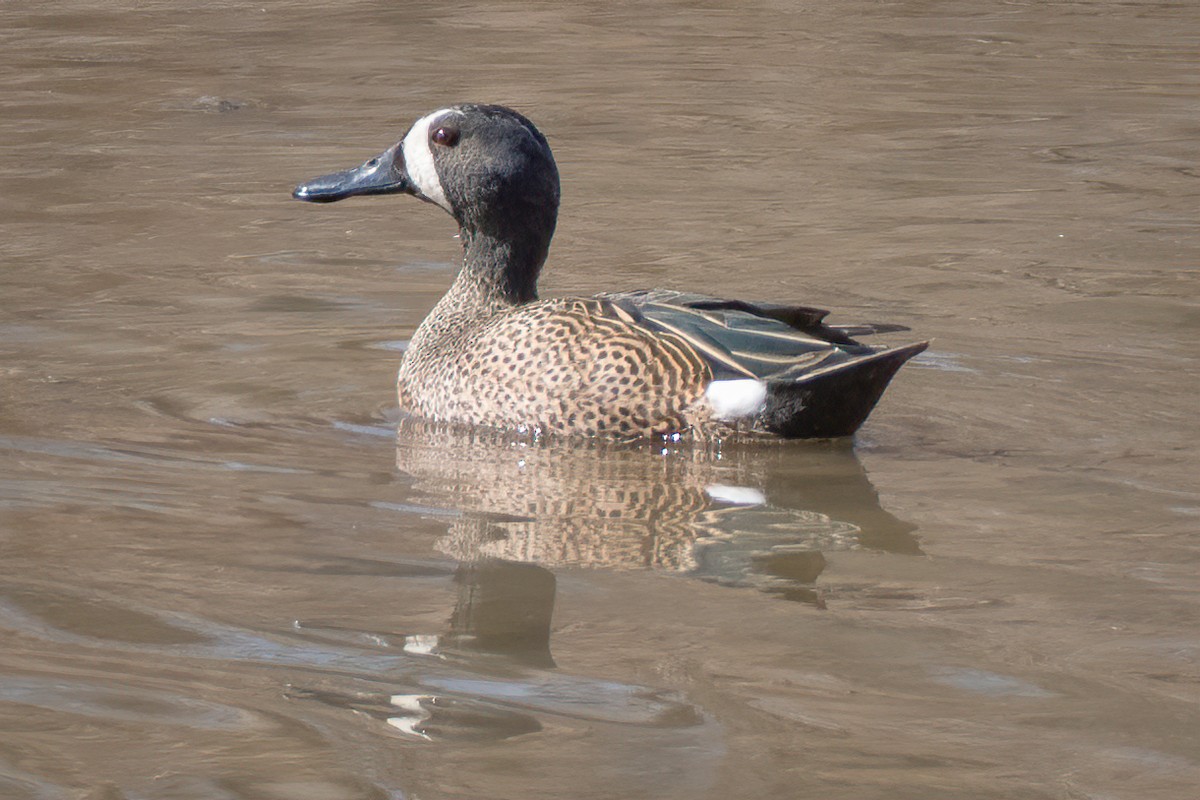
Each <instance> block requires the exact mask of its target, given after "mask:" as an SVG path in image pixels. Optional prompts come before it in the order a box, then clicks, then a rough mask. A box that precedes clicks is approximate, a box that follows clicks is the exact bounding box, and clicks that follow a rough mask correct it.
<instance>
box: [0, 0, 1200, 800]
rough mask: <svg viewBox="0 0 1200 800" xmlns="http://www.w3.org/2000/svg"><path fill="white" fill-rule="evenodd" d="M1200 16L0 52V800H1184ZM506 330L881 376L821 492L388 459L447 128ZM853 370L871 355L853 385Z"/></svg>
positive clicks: (77, 26) (928, 12)
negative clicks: (754, 352) (341, 197)
mask: <svg viewBox="0 0 1200 800" xmlns="http://www.w3.org/2000/svg"><path fill="white" fill-rule="evenodd" d="M1198 53H1200V6H1197V5H1196V4H1195V3H1154V2H1139V3H1119V2H1105V1H1102V0H1097V2H1070V3H972V2H966V0H947V1H946V2H930V3H927V2H897V3H875V2H863V1H861V0H859V1H857V2H856V1H855V0H836V1H835V2H829V3H820V4H801V3H781V2H763V3H754V4H747V5H745V6H739V5H735V4H732V3H719V2H711V3H697V4H684V3H673V2H664V3H488V4H479V5H470V4H461V3H388V2H351V3H322V2H305V3H297V2H273V1H272V0H268V1H267V2H264V3H253V4H245V3H232V2H209V3H200V4H177V3H170V2H137V3H132V2H97V1H95V0H92V1H91V2H84V1H82V0H79V1H73V0H67V1H66V2H59V3H53V4H32V3H9V4H4V5H3V6H0V76H2V80H0V354H2V355H0V797H4V798H6V799H7V798H13V799H14V800H32V799H33V798H37V799H38V800H42V799H43V798H54V799H57V798H88V800H93V799H95V800H100V799H101V798H102V799H103V800H115V799H117V798H124V799H127V800H134V799H135V798H137V799H140V798H255V799H257V798H269V799H271V800H274V799H276V798H279V799H280V800H282V799H283V798H289V799H291V800H297V799H303V800H340V799H341V798H409V799H410V800H416V799H417V798H420V799H421V800H435V799H436V798H464V797H486V798H538V797H545V798H551V797H554V798H558V797H574V798H697V797H712V798H717V797H745V798H806V797H814V798H816V797H820V798H855V799H858V800H862V799H863V798H922V799H927V798H964V797H970V798H1100V797H1103V798H1164V799H1165V798H1191V797H1195V796H1196V791H1197V789H1196V787H1197V786H1198V785H1200V691H1198V688H1200V664H1198V660H1200V579H1198V577H1197V568H1198V566H1200V540H1198V539H1197V534H1198V532H1200V531H1198V528H1200V481H1198V479H1197V475H1200V465H1198V463H1197V462H1198V459H1197V450H1198V446H1197V442H1198V427H1197V423H1196V416H1197V410H1198V409H1197V394H1198V392H1200V379H1198V378H1197V375H1198V373H1200V363H1198V361H1197V355H1196V342H1197V337H1198V334H1200V313H1198V311H1197V300H1198V296H1200V286H1198V281H1197V274H1198V273H1197V263H1198V261H1200V235H1198V234H1200V229H1198V221H1200V215H1198V213H1197V211H1198V209H1200V160H1198V153H1200V56H1198ZM464 99H470V100H482V101H491V102H501V103H506V104H510V105H513V106H515V107H517V108H519V109H521V110H522V111H524V112H525V113H527V114H528V115H529V116H530V117H531V118H533V119H534V120H535V121H536V122H537V123H538V124H539V126H540V127H541V128H542V129H543V131H544V132H545V133H546V134H547V136H548V137H549V138H550V141H551V143H552V145H553V146H554V148H555V152H556V155H557V158H558V161H559V165H560V168H561V171H562V173H563V180H564V192H563V195H564V202H563V213H562V219H561V223H560V226H559V233H558V236H557V239H556V244H555V247H554V250H553V253H552V257H551V262H550V265H549V266H548V268H547V272H546V274H545V277H544V280H543V292H544V293H546V294H565V293H592V292H595V291H601V290H605V289H622V288H625V289H627V288H641V287H650V286H667V287H673V288H691V289H697V290H703V291H707V292H710V293H714V294H724V295H733V296H742V297H752V298H753V297H756V298H763V299H773V300H781V299H795V300H797V301H802V302H807V303H810V304H814V305H821V306H825V307H829V308H833V309H835V310H836V311H835V316H836V318H837V319H839V320H843V321H856V320H870V321H879V322H893V323H901V324H905V325H908V326H910V327H911V328H912V329H913V330H914V335H919V336H920V337H932V338H933V339H934V345H933V348H932V349H931V350H930V352H929V353H927V354H926V355H924V356H922V357H921V358H920V359H919V360H918V361H917V362H915V363H913V364H911V365H909V366H908V367H906V368H905V369H904V370H903V371H902V372H901V374H900V375H899V376H898V378H897V379H896V381H895V383H894V384H893V387H892V388H891V390H890V391H889V392H888V394H887V395H886V396H885V398H884V400H883V403H882V404H881V405H880V407H879V408H878V409H877V411H876V413H875V414H874V416H873V417H872V418H871V419H870V420H869V422H868V423H867V425H866V426H865V427H864V429H863V430H862V431H861V433H860V434H859V436H858V437H857V438H856V439H855V441H854V442H843V443H835V444H828V443H809V444H791V445H784V446H777V447H728V448H725V449H723V450H721V451H720V452H713V451H712V450H711V449H708V450H704V451H697V450H695V449H689V448H687V447H674V446H672V447H669V448H667V452H665V453H663V452H659V449H658V448H607V447H602V446H598V445H587V446H577V447H569V448H555V447H548V446H547V447H542V446H536V445H535V446H529V445H528V443H525V442H522V441H520V440H518V439H516V438H505V437H490V436H484V435H480V436H467V437H463V436H456V435H452V434H448V433H446V432H442V431H426V430H410V429H408V428H407V427H405V429H404V430H401V431H400V435H399V438H397V432H396V427H397V424H396V414H395V410H394V399H393V396H392V381H393V379H394V375H395V370H396V364H397V361H398V359H399V357H400V355H399V354H400V351H401V350H402V348H403V342H404V341H405V340H406V339H407V338H408V337H409V336H410V335H411V333H412V331H413V329H414V327H415V326H416V324H417V323H418V322H419V321H420V319H421V318H422V316H423V315H424V313H425V312H426V310H428V308H429V307H430V306H431V305H432V304H433V302H434V301H435V300H436V298H437V297H438V296H439V294H440V292H441V291H442V290H443V289H444V288H445V287H446V286H447V285H448V283H449V281H450V280H451V278H452V275H453V269H454V267H453V262H454V258H455V254H456V244H455V242H454V240H453V239H452V234H453V228H452V224H451V221H450V220H449V219H448V218H446V217H445V216H444V215H442V214H441V212H440V211H438V210H437V209H436V208H433V207H432V206H427V205H422V204H420V203H416V202H414V201H412V200H409V199H406V198H386V199H385V198H367V199H361V200H355V201H351V202H346V203H341V204H338V205H335V206H324V207H314V206H308V205H305V204H301V203H297V202H294V201H292V200H291V199H290V198H289V196H288V194H289V190H290V188H291V186H292V185H293V184H294V183H295V182H297V181H298V180H301V179H303V178H307V177H310V176H312V175H316V174H319V173H321V172H324V171H328V170H330V169H334V168H341V167H346V166H351V165H355V164H358V163H360V162H361V161H362V160H363V159H365V158H366V157H368V156H370V155H372V154H374V153H376V152H378V151H379V150H380V149H382V147H384V146H385V145H387V144H389V143H390V142H391V141H393V140H394V139H395V138H397V137H398V136H399V135H400V134H402V133H403V132H404V130H405V128H406V126H407V124H408V123H409V122H410V121H412V120H413V119H414V118H416V117H417V116H419V115H420V114H423V113H425V112H427V111H430V110H432V109H434V108H438V107H441V106H443V105H446V104H447V103H449V102H453V101H458V100H464ZM899 337H900V338H903V337H904V335H903V334H900V335H899Z"/></svg>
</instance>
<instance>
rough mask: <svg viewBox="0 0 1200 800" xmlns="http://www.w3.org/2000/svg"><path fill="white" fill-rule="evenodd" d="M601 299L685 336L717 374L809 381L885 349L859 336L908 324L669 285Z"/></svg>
mask: <svg viewBox="0 0 1200 800" xmlns="http://www.w3.org/2000/svg"><path fill="white" fill-rule="evenodd" d="M599 298H600V299H601V300H603V301H605V302H607V303H611V304H612V305H613V306H615V307H616V310H619V311H623V312H625V313H627V314H629V315H631V316H632V317H634V318H635V319H636V320H637V322H638V323H639V324H642V325H644V326H646V327H649V328H651V329H654V330H659V331H667V332H670V333H673V334H675V335H676V336H679V337H681V338H682V339H684V340H686V341H687V342H688V343H689V344H691V345H692V346H693V347H695V348H696V350H697V351H699V352H700V353H701V354H702V355H703V356H704V357H705V359H706V360H707V361H708V362H709V365H710V366H711V367H712V369H713V373H714V377H716V378H717V379H718V380H720V379H726V378H756V379H759V380H765V381H769V382H777V381H780V382H794V381H797V380H803V379H804V378H805V377H808V376H811V375H814V374H815V373H819V372H823V371H825V370H826V369H829V368H831V367H835V366H840V365H848V364H849V363H852V362H855V361H859V360H861V359H863V358H868V357H871V356H873V355H875V354H876V353H877V352H879V350H878V349H877V348H873V347H870V346H868V345H865V344H862V343H861V342H858V341H856V340H855V339H854V338H853V337H854V336H866V335H870V334H874V333H884V332H889V331H895V330H907V328H904V327H903V326H899V325H853V326H838V325H827V324H826V323H825V321H824V320H825V317H826V316H827V315H828V314H829V312H828V311H825V310H824V309H820V308H810V307H808V306H791V305H780V304H776V303H749V302H746V301H744V300H723V299H720V298H716V297H709V296H707V295H702V294H693V293H689V292H677V291H672V290H669V289H652V290H647V291H635V292H611V293H608V294H603V295H600V296H599Z"/></svg>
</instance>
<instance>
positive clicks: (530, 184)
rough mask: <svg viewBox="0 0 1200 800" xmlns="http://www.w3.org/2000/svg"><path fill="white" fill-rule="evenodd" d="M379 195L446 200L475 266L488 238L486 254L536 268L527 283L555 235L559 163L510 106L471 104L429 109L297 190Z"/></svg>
mask: <svg viewBox="0 0 1200 800" xmlns="http://www.w3.org/2000/svg"><path fill="white" fill-rule="evenodd" d="M371 194H411V195H413V196H415V197H419V198H421V199H422V200H426V201H428V202H430V203H434V204H436V205H438V206H441V207H442V208H444V209H445V210H446V211H448V212H450V214H451V215H452V216H453V217H454V218H455V219H456V220H457V221H458V224H459V226H460V227H461V228H462V232H463V234H464V235H463V245H464V247H466V248H467V251H468V266H470V265H471V264H470V262H471V247H472V244H473V243H476V242H477V241H479V240H487V242H488V243H489V248H490V251H496V252H490V251H489V253H483V252H482V251H481V253H480V257H481V258H482V257H484V256H488V257H489V258H493V257H494V258H499V259H502V260H504V261H505V262H506V264H505V265H503V266H502V268H503V269H504V270H507V271H509V272H512V271H521V272H523V273H529V272H532V275H528V274H526V275H523V276H521V279H520V280H518V281H517V282H518V283H522V284H523V283H526V282H528V279H529V278H532V281H533V282H536V280H537V273H538V272H539V271H540V270H541V266H542V263H543V262H544V261H545V259H546V252H547V251H548V249H549V246H550V238H551V236H553V234H554V225H555V222H556V220H557V218H558V197H559V185H558V168H557V167H556V166H555V164H554V156H553V155H551V153H550V146H549V145H548V144H547V143H546V137H544V136H542V134H541V132H539V131H538V129H537V128H535V127H534V126H533V123H532V122H530V121H529V120H527V119H526V118H525V117H523V116H521V115H520V114H518V113H517V112H515V111H513V110H511V109H508V108H504V107H503V106H492V105H477V104H474V103H470V104H464V105H457V106H451V107H449V108H443V109H440V110H438V111H434V112H433V113H432V114H426V115H425V116H423V117H421V118H420V119H419V120H417V121H416V122H415V123H413V126H412V127H411V128H409V130H408V133H407V134H405V136H404V138H403V139H402V140H400V141H399V142H397V143H396V144H394V145H392V146H391V147H389V148H388V149H387V150H385V151H383V153H381V154H380V155H378V156H376V157H375V158H372V159H371V160H369V161H367V162H366V163H365V164H363V165H362V166H359V167H355V168H354V169H348V170H343V171H342V172H335V173H332V174H330V175H323V176H321V177H319V178H313V179H312V180H310V181H307V182H305V183H302V184H300V185H299V186H297V187H296V189H295V191H294V192H293V193H292V196H293V197H295V198H297V199H299V200H308V201H310V202H315V203H326V202H332V201H334V200H341V199H343V198H346V197H353V196H354V195H371ZM497 248H499V249H498V250H497ZM498 268H500V267H498ZM514 277H516V276H513V275H509V276H508V279H510V280H511V279H512V278H514ZM530 290H532V289H530ZM518 294H525V291H524V290H523V289H522V290H520V291H518Z"/></svg>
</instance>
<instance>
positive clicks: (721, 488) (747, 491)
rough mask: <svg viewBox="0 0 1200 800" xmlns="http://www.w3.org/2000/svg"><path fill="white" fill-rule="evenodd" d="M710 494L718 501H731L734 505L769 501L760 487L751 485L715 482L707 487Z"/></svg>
mask: <svg viewBox="0 0 1200 800" xmlns="http://www.w3.org/2000/svg"><path fill="white" fill-rule="evenodd" d="M704 491H706V492H708V496H709V497H711V498H712V499H713V500H716V501H717V502H718V503H729V504H730V505H734V506H761V505H763V504H764V503H766V502H767V498H766V496H765V495H764V494H763V493H762V492H760V491H759V490H758V489H751V488H750V487H749V486H725V485H723V484H720V483H714V484H713V485H712V486H707V487H705V489H704Z"/></svg>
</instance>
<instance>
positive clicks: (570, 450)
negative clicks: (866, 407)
mask: <svg viewBox="0 0 1200 800" xmlns="http://www.w3.org/2000/svg"><path fill="white" fill-rule="evenodd" d="M396 463H397V467H398V468H399V469H400V470H401V471H403V472H405V473H408V474H409V475H411V476H412V477H413V478H414V482H415V488H416V489H417V490H418V491H419V492H422V493H424V494H425V495H426V496H427V497H428V498H429V503H430V505H433V506H436V507H438V508H446V509H450V510H451V512H452V514H453V517H452V521H451V523H450V526H449V530H448V531H447V533H446V535H445V536H444V537H442V538H441V539H440V540H439V541H438V542H437V544H436V547H437V549H438V550H440V551H441V552H443V553H445V554H446V555H448V556H450V557H452V558H454V559H456V560H458V561H460V562H462V563H464V564H467V565H470V564H473V563H477V562H481V561H484V560H489V561H492V562H494V561H503V562H512V563H521V564H536V565H539V566H542V567H546V568H553V567H563V566H588V567H605V568H609V569H630V568H643V569H644V568H651V569H655V570H660V571H665V572H672V573H678V574H683V575H687V576H691V577H695V578H699V579H703V580H708V581H714V582H718V583H722V584H729V585H736V586H755V587H757V588H759V589H761V590H763V591H765V592H769V593H772V594H775V595H778V596H781V597H784V598H787V599H792V600H800V601H804V602H809V603H814V604H817V605H819V604H820V602H821V601H820V596H819V594H818V593H817V592H816V590H815V588H814V583H815V581H816V579H817V577H818V576H819V575H820V574H821V572H822V571H823V570H824V568H825V565H826V560H825V554H827V553H830V552H834V551H843V550H852V549H860V548H868V549H874V550H883V551H889V552H894V553H906V554H917V553H919V552H920V548H919V546H918V544H917V541H916V539H915V538H914V537H913V536H912V532H913V531H914V530H915V526H914V525H911V524H909V523H907V522H904V521H902V520H899V519H897V518H896V517H894V516H893V515H891V514H889V513H888V512H887V511H884V510H883V509H882V508H881V507H880V505H879V498H878V495H877V494H876V492H875V490H874V487H872V486H871V483H870V481H869V480H868V479H867V476H866V473H865V471H864V470H863V467H862V465H861V463H860V462H859V461H858V458H857V457H856V456H855V453H854V450H853V448H852V447H851V446H850V445H849V444H848V443H846V442H841V441H838V442H828V443H820V444H817V443H804V444H800V445H780V444H775V445H763V444H740V445H735V446H726V447H724V448H720V447H715V446H711V445H699V444H692V443H687V442H667V443H663V444H656V445H655V446H647V445H634V444H625V445H621V444H612V443H605V442H592V441H584V442H579V441H570V442H564V441H548V440H539V439H537V438H536V437H531V436H525V435H521V434H502V433H496V432H491V431H462V430H456V429H449V428H445V427H439V426H432V425H429V424H427V423H423V422H419V421H415V420H404V421H402V423H401V425H400V428H399V438H398V442H397V449H396ZM483 574H484V573H479V577H482V576H483ZM463 580H464V582H465V585H470V583H471V579H470V578H463ZM465 613H466V612H464V611H461V609H460V611H459V612H456V615H459V614H465ZM452 627H453V626H452ZM459 627H462V626H461V625H460V626H459ZM502 638H503V639H504V640H505V641H508V637H502Z"/></svg>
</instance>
